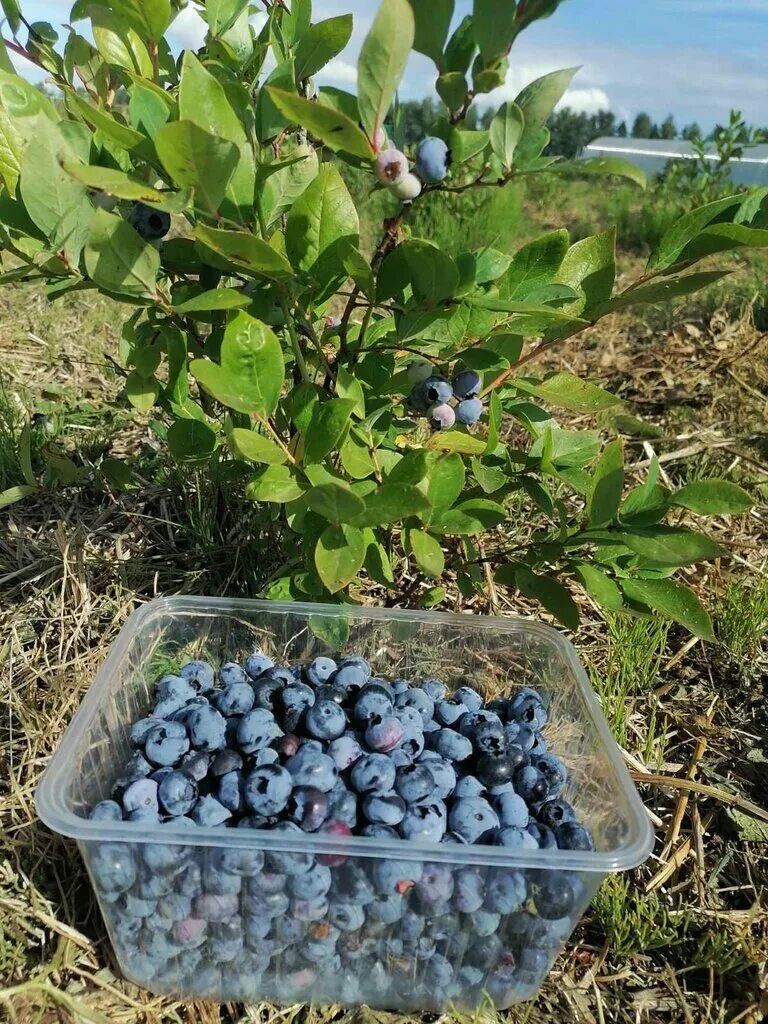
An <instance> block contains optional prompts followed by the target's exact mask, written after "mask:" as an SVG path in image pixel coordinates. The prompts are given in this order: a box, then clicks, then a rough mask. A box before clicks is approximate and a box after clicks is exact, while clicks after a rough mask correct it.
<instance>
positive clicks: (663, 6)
mask: <svg viewBox="0 0 768 1024" xmlns="http://www.w3.org/2000/svg"><path fill="white" fill-rule="evenodd" d="M419 2H421V3H429V2H430V0H419ZM21 6H22V9H23V11H24V14H25V16H26V18H27V20H28V21H33V20H37V19H41V20H48V21H51V22H53V23H54V25H55V26H56V27H57V28H58V26H59V25H60V24H61V22H63V21H66V19H67V17H68V15H69V11H70V7H71V3H70V0H21ZM256 6H257V7H258V6H260V4H256ZM375 6H376V4H375V0H314V4H313V20H314V21H320V20H322V19H323V18H328V17H332V16H333V15H336V14H342V13H345V12H348V11H352V13H353V15H354V19H355V30H354V33H353V35H352V39H351V41H350V44H349V46H348V47H347V49H346V50H345V51H344V53H342V54H341V55H340V56H339V57H338V58H337V59H336V60H334V61H333V62H332V63H331V64H330V65H329V66H328V68H327V69H326V70H325V71H324V72H323V73H322V74H321V75H320V76H318V82H319V83H320V84H328V85H337V86H340V87H342V88H350V86H354V82H355V77H356V73H355V62H356V59H357V51H358V50H359V47H360V43H361V41H362V39H363V37H364V35H365V32H366V30H367V27H368V26H369V25H370V22H371V19H372V17H373V13H374V12H375ZM470 9H471V0H457V3H456V19H457V20H458V19H459V18H461V17H462V16H463V15H464V14H466V13H468V12H469V11H470ZM258 17H259V16H258V15H257V16H256V19H258ZM204 31H205V26H204V25H203V23H202V21H201V20H200V18H199V17H198V15H197V14H196V13H195V11H194V9H193V7H192V5H190V6H189V7H187V9H186V10H185V11H183V12H182V13H181V14H180V15H179V17H178V18H177V19H176V21H175V22H174V24H173V26H172V27H171V29H170V32H169V37H170V39H171V42H172V45H173V47H174V49H177V48H180V47H182V46H192V47H196V46H198V45H200V43H201V41H202V37H203V35H204ZM767 39H768V0H640V2H638V0H563V2H562V3H561V6H560V8H559V9H558V10H557V12H556V13H555V14H554V16H553V17H551V18H550V19H547V20H545V21H542V22H539V23H537V24H536V25H534V26H533V27H532V28H530V29H528V30H527V31H526V32H525V33H524V34H523V35H522V36H521V37H520V39H519V40H518V41H517V42H516V43H515V46H514V49H513V51H512V66H511V68H510V72H509V76H508V78H507V82H506V84H505V85H504V86H503V87H502V88H501V89H499V90H497V91H496V92H495V93H492V94H490V95H489V96H487V97H482V98H481V100H480V101H479V102H480V104H481V105H487V104H491V105H493V106H498V105H499V104H500V103H501V102H503V101H504V100H505V99H507V98H513V97H514V96H515V95H517V93H518V92H519V90H520V88H522V86H523V85H525V84H526V83H527V82H530V81H532V80H533V79H535V78H537V77H539V76H540V75H542V74H545V73H546V72H548V71H554V70H556V69H558V68H564V67H573V66H575V65H580V66H581V70H580V72H579V73H578V75H577V76H576V78H575V79H574V82H573V85H572V87H571V89H570V90H569V92H568V93H567V94H566V97H565V99H564V104H565V105H568V106H571V107H573V108H575V109H578V110H584V111H586V112H589V113H592V112H594V111H595V110H598V109H610V110H612V111H613V112H614V113H615V114H616V116H617V118H618V119H619V120H628V121H631V120H632V119H633V118H634V116H635V115H636V114H637V112H638V111H640V110H647V111H648V112H649V113H650V114H651V116H652V117H654V118H655V119H657V120H659V121H660V120H662V119H663V118H664V117H666V115H667V114H669V113H672V114H674V116H675V119H676V121H677V123H678V125H679V126H682V125H684V124H686V123H689V122H691V121H697V122H698V123H699V124H700V125H701V126H702V127H703V128H705V129H709V128H711V126H712V125H713V124H715V123H717V122H723V121H725V120H727V117H728V112H729V111H730V110H731V108H736V109H739V110H741V111H742V113H743V114H744V116H745V118H746V119H747V121H748V122H750V123H753V124H757V125H761V126H766V125H768V61H766V59H765V42H766V40H767ZM17 67H18V68H19V70H21V71H22V73H24V74H27V75H28V76H29V77H31V78H39V77H41V76H40V75H39V73H37V69H35V68H30V66H29V65H26V66H23V62H22V61H19V62H18V64H17ZM435 74H436V72H435V68H434V65H433V64H432V62H431V61H429V60H427V59H426V58H424V57H421V56H419V55H415V56H414V58H413V59H412V60H411V62H410V64H409V66H408V69H407V71H406V75H405V78H404V80H403V83H402V88H401V95H402V96H403V98H405V99H412V98H418V99H420V98H423V97H424V96H434V95H435V93H434V80H435Z"/></svg>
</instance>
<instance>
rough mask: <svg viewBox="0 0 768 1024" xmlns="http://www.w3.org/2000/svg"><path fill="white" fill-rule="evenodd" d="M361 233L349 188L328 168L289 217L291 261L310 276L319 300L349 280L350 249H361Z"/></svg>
mask: <svg viewBox="0 0 768 1024" xmlns="http://www.w3.org/2000/svg"><path fill="white" fill-rule="evenodd" d="M359 233H360V223H359V221H358V217H357V209H356V208H355V204H354V202H353V200H352V197H351V196H350V194H349V191H348V190H347V186H346V185H345V184H344V181H343V179H342V177H341V175H340V174H339V172H338V170H337V169H336V167H334V166H333V165H331V164H325V165H324V166H323V167H321V169H320V172H319V174H318V175H317V177H316V178H315V180H314V181H313V182H311V184H310V185H309V186H308V187H307V188H306V190H305V191H304V192H303V193H302V195H301V196H300V197H299V198H298V199H297V201H296V202H295V203H294V206H293V209H292V210H291V212H290V213H289V215H288V221H287V224H286V229H285V248H286V253H287V255H288V258H289V260H290V261H291V263H292V264H293V266H294V268H295V269H296V270H300V271H304V273H306V274H307V276H308V277H309V278H310V280H311V281H312V284H313V286H314V288H315V289H316V290H317V292H318V294H319V296H321V297H322V296H327V295H329V294H330V293H332V292H333V291H334V290H335V289H336V287H338V285H339V284H341V283H342V282H343V281H344V280H345V279H346V276H347V271H346V270H345V268H344V260H345V257H346V255H347V253H348V251H349V247H350V245H351V246H356V245H357V243H358V238H359Z"/></svg>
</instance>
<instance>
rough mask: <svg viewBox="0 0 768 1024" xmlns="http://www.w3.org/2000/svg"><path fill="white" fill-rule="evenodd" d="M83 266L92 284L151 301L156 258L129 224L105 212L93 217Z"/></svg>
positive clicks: (156, 269) (155, 277) (155, 253)
mask: <svg viewBox="0 0 768 1024" xmlns="http://www.w3.org/2000/svg"><path fill="white" fill-rule="evenodd" d="M85 267H86V270H87V271H88V276H89V277H90V278H91V280H92V281H94V282H95V284H97V285H98V286H99V288H103V289H104V290H105V291H108V292H112V293H114V294H116V295H134V296H138V297H141V298H148V299H153V298H154V297H155V294H156V292H157V274H158V271H159V269H160V255H159V254H158V252H157V249H155V248H154V246H152V245H150V244H149V243H148V242H145V241H144V240H143V239H142V238H141V237H140V236H139V235H138V234H137V232H136V231H134V229H133V228H132V227H131V225H130V224H129V223H128V222H127V221H125V220H123V218H122V217H117V216H116V215H115V214H113V213H107V211H106V210H96V211H95V213H94V215H93V222H92V225H91V232H90V236H89V238H88V244H87V245H86V247H85Z"/></svg>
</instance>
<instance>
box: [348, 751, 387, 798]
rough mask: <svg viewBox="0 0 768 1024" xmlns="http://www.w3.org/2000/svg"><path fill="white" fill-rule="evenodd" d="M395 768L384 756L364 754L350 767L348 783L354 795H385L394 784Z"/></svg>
mask: <svg viewBox="0 0 768 1024" xmlns="http://www.w3.org/2000/svg"><path fill="white" fill-rule="evenodd" d="M395 777H396V772H395V766H394V765H393V764H392V762H391V761H390V759H389V758H388V757H386V756H385V755H384V754H365V755H364V756H363V757H361V758H360V759H359V760H358V761H356V762H355V764H354V765H353V766H352V773H351V775H350V782H351V784H352V788H353V789H354V790H355V792H356V793H387V792H389V790H391V789H392V787H393V786H394V784H395Z"/></svg>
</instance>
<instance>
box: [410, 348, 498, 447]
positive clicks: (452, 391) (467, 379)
mask: <svg viewBox="0 0 768 1024" xmlns="http://www.w3.org/2000/svg"><path fill="white" fill-rule="evenodd" d="M407 376H408V381H409V383H410V384H412V385H413V388H412V390H411V393H410V394H409V395H408V405H409V407H410V408H411V409H412V410H413V411H414V412H418V413H422V414H424V415H426V416H427V418H428V419H429V422H430V425H431V427H432V429H433V430H450V428H451V427H452V426H454V424H455V423H463V424H464V425H465V426H468V427H471V426H474V424H475V423H477V421H478V420H479V419H480V417H481V416H482V415H483V403H482V400H481V399H480V398H478V395H479V394H480V389H481V387H482V381H481V380H480V375H479V374H477V373H475V371H474V370H461V371H460V372H459V373H457V374H456V376H455V377H454V378H453V381H449V380H447V379H446V378H445V377H440V376H439V375H437V374H435V368H434V366H433V365H432V364H431V363H427V362H413V363H411V365H410V366H409V367H408V370H407ZM451 399H455V400H456V406H455V407H454V406H452V405H451V404H450V402H451Z"/></svg>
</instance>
